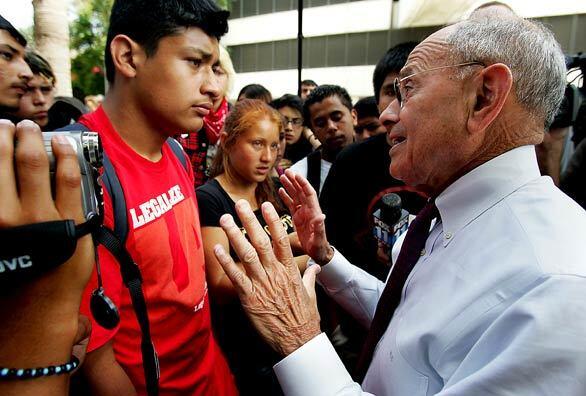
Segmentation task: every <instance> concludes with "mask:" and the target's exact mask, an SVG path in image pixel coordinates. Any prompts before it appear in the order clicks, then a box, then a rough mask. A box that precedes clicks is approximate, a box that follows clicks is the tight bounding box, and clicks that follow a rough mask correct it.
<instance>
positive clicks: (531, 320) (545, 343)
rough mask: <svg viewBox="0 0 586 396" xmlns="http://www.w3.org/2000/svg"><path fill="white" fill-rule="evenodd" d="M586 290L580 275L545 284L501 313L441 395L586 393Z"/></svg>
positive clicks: (585, 283)
mask: <svg viewBox="0 0 586 396" xmlns="http://www.w3.org/2000/svg"><path fill="white" fill-rule="evenodd" d="M585 291H586V279H585V278H582V277H579V276H571V275H554V276H550V277H549V278H548V279H546V280H542V283H540V284H537V285H536V286H535V287H534V288H533V289H532V290H530V291H529V292H528V293H526V294H525V295H523V296H522V297H521V298H520V299H518V300H517V301H515V302H514V303H513V304H511V305H510V306H509V307H508V308H507V309H505V310H504V311H503V312H502V313H501V314H500V315H499V317H498V318H497V319H496V320H495V321H494V322H493V323H492V324H491V325H490V327H489V328H488V329H487V330H486V332H485V333H484V334H482V336H481V337H480V338H479V340H478V341H477V342H476V344H475V345H474V346H473V347H472V349H471V350H470V351H469V352H468V354H467V356H466V358H465V359H464V360H463V361H462V362H459V363H458V367H457V369H456V371H455V372H454V374H453V375H452V376H451V377H450V378H449V380H448V381H446V384H445V386H444V388H443V389H442V391H441V392H439V393H438V394H437V396H469V395H475V396H489V395H491V396H492V395H505V394H506V395H568V396H569V395H572V396H574V395H575V396H578V395H586V298H585V296H586V294H585ZM457 346H458V344H457V339H456V340H455V342H454V345H453V346H452V347H453V348H457ZM449 355H450V354H449V351H445V352H444V356H446V357H445V358H443V359H449ZM440 364H447V363H446V362H443V363H442V362H440Z"/></svg>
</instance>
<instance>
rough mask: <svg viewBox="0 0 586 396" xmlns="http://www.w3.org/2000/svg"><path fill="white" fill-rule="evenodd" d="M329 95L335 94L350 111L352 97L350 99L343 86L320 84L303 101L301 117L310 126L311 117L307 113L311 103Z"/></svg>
mask: <svg viewBox="0 0 586 396" xmlns="http://www.w3.org/2000/svg"><path fill="white" fill-rule="evenodd" d="M330 96H337V97H338V98H339V99H340V102H342V104H343V105H344V106H346V107H347V108H348V110H349V111H352V99H350V95H348V91H346V90H345V89H344V88H342V87H340V86H339V85H328V84H324V85H320V86H318V87H317V88H316V89H314V90H313V91H311V93H310V94H309V96H308V97H307V99H305V102H304V103H303V118H304V119H305V123H306V124H307V125H308V126H310V127H311V117H310V113H309V108H310V107H311V105H313V104H316V103H319V102H321V101H323V100H324V99H326V98H329V97H330Z"/></svg>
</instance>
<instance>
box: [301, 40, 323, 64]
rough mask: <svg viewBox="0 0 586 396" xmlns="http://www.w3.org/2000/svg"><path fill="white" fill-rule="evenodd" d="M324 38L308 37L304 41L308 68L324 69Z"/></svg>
mask: <svg viewBox="0 0 586 396" xmlns="http://www.w3.org/2000/svg"><path fill="white" fill-rule="evenodd" d="M326 41H327V40H326V38H325V37H310V38H308V39H305V40H304V43H303V44H304V46H307V48H308V51H307V52H308V53H309V59H308V60H307V61H308V64H309V67H325V66H326V51H327V48H326Z"/></svg>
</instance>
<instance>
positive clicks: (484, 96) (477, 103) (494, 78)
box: [467, 63, 513, 133]
mask: <svg viewBox="0 0 586 396" xmlns="http://www.w3.org/2000/svg"><path fill="white" fill-rule="evenodd" d="M472 84H473V86H474V88H473V89H474V90H475V94H474V97H475V100H474V102H473V106H474V107H473V108H472V109H471V111H470V115H469V116H468V122H467V127H468V131H469V132H470V133H475V132H478V131H482V130H485V129H486V128H487V127H488V126H489V125H490V124H491V123H492V122H493V121H494V119H495V118H496V117H497V116H498V115H499V114H500V112H501V109H502V108H503V106H504V104H505V102H506V100H507V98H508V97H509V94H510V92H511V87H512V86H513V75H512V74H511V69H509V67H508V66H507V65H504V64H502V63H495V64H494V65H490V66H487V67H485V68H484V69H483V70H482V71H481V72H480V74H479V75H477V76H475V77H473V78H472Z"/></svg>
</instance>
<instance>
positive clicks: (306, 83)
mask: <svg viewBox="0 0 586 396" xmlns="http://www.w3.org/2000/svg"><path fill="white" fill-rule="evenodd" d="M301 85H311V86H313V87H317V83H316V82H315V81H313V80H303V81H301Z"/></svg>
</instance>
